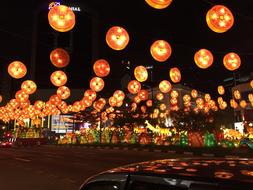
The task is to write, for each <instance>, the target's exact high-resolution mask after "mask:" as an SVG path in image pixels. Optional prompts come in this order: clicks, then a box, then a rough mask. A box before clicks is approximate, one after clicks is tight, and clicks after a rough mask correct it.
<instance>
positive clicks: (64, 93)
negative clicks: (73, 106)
mask: <svg viewBox="0 0 253 190" xmlns="http://www.w3.org/2000/svg"><path fill="white" fill-rule="evenodd" d="M56 94H57V95H58V96H59V97H60V98H61V99H62V100H66V99H67V98H68V97H69V96H70V89H69V88H68V87H67V86H60V87H59V88H58V89H57V91H56Z"/></svg>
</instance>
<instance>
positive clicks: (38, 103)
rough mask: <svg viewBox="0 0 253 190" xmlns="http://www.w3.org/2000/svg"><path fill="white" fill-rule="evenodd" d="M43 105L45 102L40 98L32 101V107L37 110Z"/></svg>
mask: <svg viewBox="0 0 253 190" xmlns="http://www.w3.org/2000/svg"><path fill="white" fill-rule="evenodd" d="M44 107H45V102H43V101H41V100H37V101H36V102H34V108H35V109H37V110H42V109H43V108H44Z"/></svg>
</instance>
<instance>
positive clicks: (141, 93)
mask: <svg viewBox="0 0 253 190" xmlns="http://www.w3.org/2000/svg"><path fill="white" fill-rule="evenodd" d="M138 97H139V98H140V100H143V101H145V100H147V99H148V91H147V90H140V91H139V92H138Z"/></svg>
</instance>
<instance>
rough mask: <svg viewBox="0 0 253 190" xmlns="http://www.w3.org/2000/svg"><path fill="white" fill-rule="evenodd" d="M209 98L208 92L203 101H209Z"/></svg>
mask: <svg viewBox="0 0 253 190" xmlns="http://www.w3.org/2000/svg"><path fill="white" fill-rule="evenodd" d="M210 100H211V96H210V94H205V101H206V102H209V101H210Z"/></svg>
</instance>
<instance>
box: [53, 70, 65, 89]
mask: <svg viewBox="0 0 253 190" xmlns="http://www.w3.org/2000/svg"><path fill="white" fill-rule="evenodd" d="M67 80H68V78H67V75H66V74H65V73H64V72H63V71H60V70H58V71H55V72H53V73H52V74H51V76H50V81H51V82H52V84H53V85H55V86H57V87H59V86H63V85H65V84H66V82H67Z"/></svg>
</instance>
